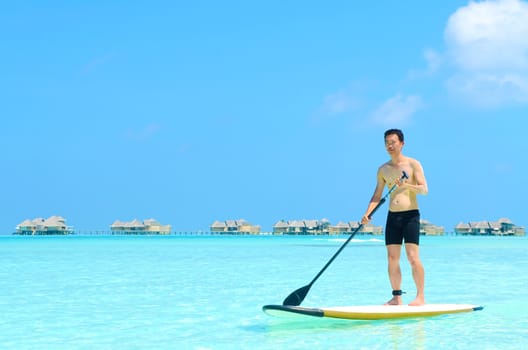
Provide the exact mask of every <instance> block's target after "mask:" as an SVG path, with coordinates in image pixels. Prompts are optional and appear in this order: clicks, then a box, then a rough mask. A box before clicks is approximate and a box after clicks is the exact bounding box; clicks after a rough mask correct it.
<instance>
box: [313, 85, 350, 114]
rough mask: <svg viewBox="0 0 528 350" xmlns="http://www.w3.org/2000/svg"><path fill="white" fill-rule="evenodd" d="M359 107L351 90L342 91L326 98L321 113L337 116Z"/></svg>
mask: <svg viewBox="0 0 528 350" xmlns="http://www.w3.org/2000/svg"><path fill="white" fill-rule="evenodd" d="M357 106H358V101H357V98H356V97H355V96H354V93H353V91H351V89H341V90H339V91H337V92H335V93H332V94H328V95H326V96H325V97H324V100H323V105H322V106H321V108H320V111H321V113H323V114H325V115H335V114H341V113H345V112H349V111H351V110H352V109H354V108H356V107H357Z"/></svg>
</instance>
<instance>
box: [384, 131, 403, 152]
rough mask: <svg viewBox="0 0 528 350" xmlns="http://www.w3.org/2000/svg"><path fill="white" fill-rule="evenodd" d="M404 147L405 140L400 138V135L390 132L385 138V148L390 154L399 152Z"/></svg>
mask: <svg viewBox="0 0 528 350" xmlns="http://www.w3.org/2000/svg"><path fill="white" fill-rule="evenodd" d="M402 147H403V142H401V141H400V139H398V135H396V134H390V135H387V137H386V138H385V149H386V150H387V152H388V153H389V154H394V153H399V152H401V149H402Z"/></svg>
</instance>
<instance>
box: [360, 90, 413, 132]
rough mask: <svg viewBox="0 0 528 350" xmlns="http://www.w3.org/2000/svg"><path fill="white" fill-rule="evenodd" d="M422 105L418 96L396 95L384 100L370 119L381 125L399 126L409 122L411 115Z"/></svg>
mask: <svg viewBox="0 0 528 350" xmlns="http://www.w3.org/2000/svg"><path fill="white" fill-rule="evenodd" d="M422 106H423V102H422V99H421V98H420V96H415V95H410V96H402V95H401V94H399V95H396V96H394V97H392V98H390V99H388V100H387V101H385V102H384V103H383V104H382V105H381V106H380V107H378V108H377V109H376V110H375V111H374V112H373V113H372V114H371V116H370V121H372V122H373V123H375V124H378V125H383V126H394V127H396V126H401V125H405V124H407V123H409V121H410V119H411V117H412V116H413V115H414V113H416V111H417V110H419V109H420V108H421V107H422Z"/></svg>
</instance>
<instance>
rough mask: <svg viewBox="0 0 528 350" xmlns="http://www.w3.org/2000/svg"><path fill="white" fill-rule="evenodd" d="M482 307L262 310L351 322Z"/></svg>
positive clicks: (271, 307) (285, 307) (277, 307)
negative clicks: (349, 320)
mask: <svg viewBox="0 0 528 350" xmlns="http://www.w3.org/2000/svg"><path fill="white" fill-rule="evenodd" d="M482 309H483V307H482V306H478V305H470V304H426V305H422V306H409V305H371V306H336V307H322V308H309V307H302V306H288V305H265V306H263V307H262V310H263V311H264V312H265V313H267V314H268V315H272V316H288V315H290V316H291V315H306V316H314V317H332V318H344V319H351V320H384V319H394V318H410V317H428V316H437V315H445V314H456V313H461V312H470V311H478V310H482Z"/></svg>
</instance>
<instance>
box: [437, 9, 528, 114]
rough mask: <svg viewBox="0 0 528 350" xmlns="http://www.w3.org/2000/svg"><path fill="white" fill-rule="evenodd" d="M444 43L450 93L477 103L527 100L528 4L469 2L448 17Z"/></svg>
mask: <svg viewBox="0 0 528 350" xmlns="http://www.w3.org/2000/svg"><path fill="white" fill-rule="evenodd" d="M445 41H446V45H447V58H448V59H449V62H450V63H451V64H452V65H453V66H454V67H455V69H456V70H457V72H456V74H455V76H454V77H453V78H452V79H450V80H449V83H448V87H449V88H450V89H451V90H452V91H453V92H454V93H456V94H457V95H459V96H461V97H464V98H466V99H467V100H468V101H470V102H472V103H476V104H480V105H482V104H484V105H499V104H504V103H512V102H513V103H526V102H528V3H527V2H524V1H520V0H489V1H483V2H470V3H469V4H468V5H467V6H464V7H461V8H460V9H458V10H457V11H456V12H455V13H454V14H453V15H451V17H450V18H449V20H448V23H447V26H446V29H445Z"/></svg>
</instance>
